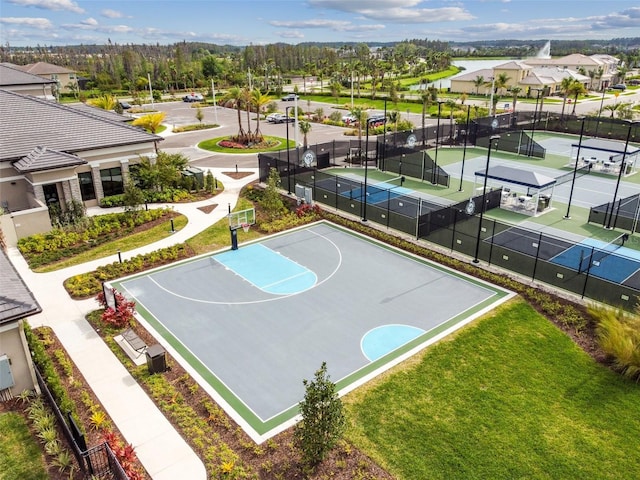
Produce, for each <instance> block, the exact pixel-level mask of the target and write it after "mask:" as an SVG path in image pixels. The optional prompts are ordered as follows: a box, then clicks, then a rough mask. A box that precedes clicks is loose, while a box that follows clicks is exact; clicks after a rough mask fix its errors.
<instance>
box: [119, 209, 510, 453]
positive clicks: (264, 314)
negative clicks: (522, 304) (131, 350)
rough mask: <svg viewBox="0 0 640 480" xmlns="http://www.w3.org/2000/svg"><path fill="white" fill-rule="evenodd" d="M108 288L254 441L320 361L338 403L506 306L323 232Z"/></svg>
mask: <svg viewBox="0 0 640 480" xmlns="http://www.w3.org/2000/svg"><path fill="white" fill-rule="evenodd" d="M114 286H115V287H116V288H117V289H118V290H120V291H122V292H124V293H126V294H127V295H128V296H130V297H132V298H133V299H134V300H135V301H136V302H137V306H138V311H139V314H140V315H141V317H142V319H141V321H142V322H143V324H145V326H147V327H148V328H150V329H151V330H152V331H153V332H154V334H155V335H156V338H158V339H160V342H161V343H162V344H163V345H164V346H165V347H166V348H167V349H168V351H169V352H170V353H171V354H172V355H173V356H174V357H175V358H176V359H177V360H178V361H179V362H180V363H181V364H182V365H183V366H184V367H185V368H186V369H187V370H188V371H189V372H190V373H192V374H193V375H194V377H195V378H196V379H197V380H198V382H199V383H200V384H201V385H202V386H203V388H205V389H206V390H207V391H208V392H209V393H210V394H211V395H212V396H213V397H214V398H215V399H216V400H217V401H218V402H219V403H220V404H221V406H222V407H223V408H225V409H226V410H227V411H228V413H229V414H230V415H231V416H232V417H233V418H234V420H236V421H237V422H238V423H239V424H240V425H241V426H242V427H243V428H244V429H245V430H246V431H247V433H248V434H249V435H251V437H252V438H253V439H254V440H256V441H257V442H261V441H263V440H265V439H267V438H269V437H270V436H272V435H274V434H275V433H278V432H279V431H281V430H283V429H284V428H286V427H288V426H289V425H291V424H292V423H293V421H294V419H295V416H296V415H297V413H298V411H297V405H298V403H299V402H300V400H302V398H303V397H304V387H303V384H302V380H303V379H309V378H312V377H313V374H314V372H315V371H316V370H317V369H318V368H319V367H320V365H321V363H322V362H323V361H326V362H327V365H328V369H329V373H330V375H331V379H332V380H333V381H334V382H336V383H337V385H338V388H339V389H340V393H341V394H344V393H346V392H348V391H350V390H352V389H354V388H356V387H357V386H358V385H360V384H362V383H363V382H365V381H366V380H368V379H370V378H372V377H373V376H375V375H377V374H379V373H380V372H382V371H384V370H386V369H388V368H389V367H391V366H392V365H394V364H397V363H399V362H400V361H402V360H403V359H405V358H407V357H408V356H410V355H412V354H414V353H416V352H417V351H418V350H420V349H421V348H424V347H425V346H426V345H428V344H429V343H432V342H434V341H435V340H437V339H438V338H441V337H442V336H444V335H446V334H448V333H449V332H451V331H453V330H455V329H456V328H459V327H460V326H461V325H464V324H465V323H467V322H468V321H470V320H472V319H473V318H475V317H477V316H478V315H480V314H482V313H484V312H486V311H488V310H490V309H492V308H494V307H495V306H496V305H497V304H499V303H501V302H503V301H505V300H506V299H507V298H509V297H510V295H511V293H510V292H507V291H505V290H502V289H499V288H496V287H494V286H491V285H488V284H486V283H483V282H480V281H478V280H475V279H472V278H470V277H466V276H464V275H461V274H459V273H456V272H453V271H450V270H447V269H445V268H443V267H440V266H436V265H434V264H431V263H429V262H426V261H424V260H421V259H418V258H416V257H413V256H410V255H408V254H405V253H402V252H399V251H397V250H395V249H392V248H390V247H388V246H384V245H382V244H379V243H377V242H374V241H372V240H370V239H367V238H366V237H362V236H359V235H356V234H354V233H352V232H350V231H347V230H343V229H341V228H339V227H336V226H333V225H332V224H330V223H325V222H320V223H317V224H313V225H310V226H307V227H304V228H301V229H297V230H294V231H290V232H286V233H283V234H279V235H275V236H271V237H267V238H265V239H262V240H260V241H259V242H254V243H251V244H247V245H241V246H240V248H239V249H238V250H234V251H224V252H219V253H217V254H213V255H207V256H202V257H199V258H196V259H192V260H190V261H186V262H182V263H179V264H175V265H172V266H169V267H166V268H162V269H159V270H156V271H152V272H148V273H146V274H144V275H137V276H134V277H130V278H127V279H123V280H120V281H118V282H116V283H114Z"/></svg>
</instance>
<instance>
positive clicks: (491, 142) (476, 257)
mask: <svg viewBox="0 0 640 480" xmlns="http://www.w3.org/2000/svg"><path fill="white" fill-rule="evenodd" d="M499 139H500V135H492V136H491V137H490V138H489V149H488V150H487V164H486V166H485V171H484V184H483V186H482V205H481V206H480V221H479V222H478V236H477V238H476V253H475V256H474V258H473V263H480V260H478V253H479V251H480V234H481V233H482V218H483V216H484V209H485V208H486V206H487V201H486V199H485V196H486V194H487V178H489V160H491V149H492V148H493V142H494V141H496V142H497V141H498V140H499Z"/></svg>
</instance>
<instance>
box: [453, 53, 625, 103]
mask: <svg viewBox="0 0 640 480" xmlns="http://www.w3.org/2000/svg"><path fill="white" fill-rule="evenodd" d="M618 63H619V60H618V59H617V58H615V57H612V56H610V55H592V56H586V55H581V54H572V55H567V56H565V57H561V58H555V59H554V58H528V59H526V60H513V61H509V62H505V63H503V64H500V65H497V66H495V67H494V68H492V69H483V70H477V71H474V72H468V73H465V74H463V75H459V76H457V77H455V78H452V79H451V92H453V93H473V94H485V95H488V94H490V93H491V85H492V80H493V79H495V78H497V77H498V76H499V75H501V74H505V75H506V77H508V81H507V85H506V88H505V90H509V89H511V88H512V87H514V86H517V87H519V88H521V93H520V94H519V95H522V96H535V95H536V94H537V92H538V91H543V90H545V91H547V92H549V94H550V95H553V94H554V93H559V89H560V84H561V83H562V80H563V78H566V77H571V78H572V79H574V80H578V81H579V82H581V83H582V84H583V85H584V86H585V88H587V89H588V90H601V89H602V88H607V87H608V86H609V85H611V83H613V81H614V80H615V79H616V75H617V65H618ZM478 77H483V79H484V80H485V83H484V84H483V85H482V86H479V87H478V86H476V84H475V83H474V82H475V80H476V79H477V78H478ZM495 93H497V94H499V95H501V96H504V95H506V94H507V93H506V91H503V92H495Z"/></svg>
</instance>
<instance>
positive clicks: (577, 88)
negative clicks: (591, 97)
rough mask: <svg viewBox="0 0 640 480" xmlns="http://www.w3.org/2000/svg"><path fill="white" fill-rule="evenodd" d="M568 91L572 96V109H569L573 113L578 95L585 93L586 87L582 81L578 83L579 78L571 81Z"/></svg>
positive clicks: (574, 112)
mask: <svg viewBox="0 0 640 480" xmlns="http://www.w3.org/2000/svg"><path fill="white" fill-rule="evenodd" d="M568 93H569V95H571V96H573V110H571V115H575V114H576V105H577V103H578V97H579V96H580V95H584V94H585V93H587V89H586V88H585V86H584V85H583V84H582V83H580V81H579V80H574V81H573V82H571V86H570V87H569V90H568Z"/></svg>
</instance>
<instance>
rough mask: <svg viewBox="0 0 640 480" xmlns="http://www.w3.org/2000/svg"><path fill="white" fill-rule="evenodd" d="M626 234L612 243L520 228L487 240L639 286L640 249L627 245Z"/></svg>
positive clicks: (558, 263)
mask: <svg viewBox="0 0 640 480" xmlns="http://www.w3.org/2000/svg"><path fill="white" fill-rule="evenodd" d="M627 238H628V236H627V235H620V236H619V237H617V238H616V239H614V240H613V241H612V242H609V243H607V242H603V241H600V240H596V239H592V238H586V239H584V240H582V241H581V242H580V243H577V244H576V243H574V242H570V241H566V240H562V239H559V238H554V237H550V236H548V235H544V234H542V233H540V232H532V231H530V230H525V229H522V228H518V227H513V228H509V229H507V230H504V231H502V232H499V233H497V234H496V235H494V236H492V237H490V238H487V239H485V241H486V242H488V243H493V244H495V245H500V246H501V247H505V248H508V249H510V250H513V251H515V252H519V253H523V254H525V255H529V256H531V257H536V258H539V259H541V260H546V261H549V262H552V263H555V264H557V265H562V266H564V267H567V268H571V269H572V270H575V271H576V272H578V273H588V274H589V275H593V276H596V277H599V278H602V279H605V280H609V281H611V282H615V283H619V284H623V285H628V286H631V287H633V288H640V252H638V251H637V250H633V249H631V248H627V247H624V242H625V241H626V239H627Z"/></svg>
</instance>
